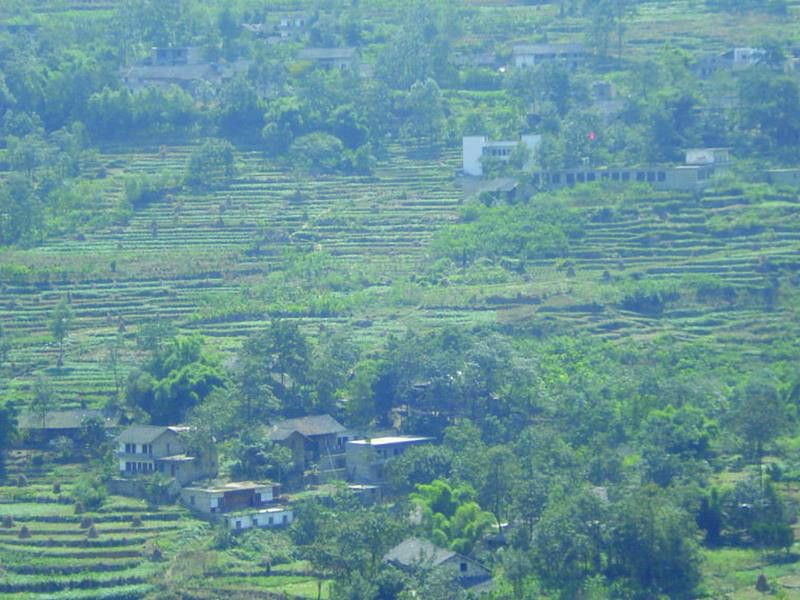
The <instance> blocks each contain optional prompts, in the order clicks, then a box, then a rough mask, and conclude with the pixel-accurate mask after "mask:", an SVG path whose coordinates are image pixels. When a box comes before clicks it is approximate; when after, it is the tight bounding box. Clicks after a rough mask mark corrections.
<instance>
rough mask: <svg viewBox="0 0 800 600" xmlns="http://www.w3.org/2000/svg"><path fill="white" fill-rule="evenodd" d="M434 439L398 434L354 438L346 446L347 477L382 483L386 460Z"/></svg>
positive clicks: (354, 479) (353, 479)
mask: <svg viewBox="0 0 800 600" xmlns="http://www.w3.org/2000/svg"><path fill="white" fill-rule="evenodd" d="M432 441H433V438H430V437H419V436H411V435H398V436H390V437H379V438H371V439H364V440H352V441H349V442H347V446H346V465H347V477H348V478H349V479H350V480H351V481H354V482H358V483H372V484H376V483H382V482H383V481H384V478H385V474H384V470H385V468H386V462H387V461H388V460H390V459H392V458H396V457H398V456H401V455H402V454H404V453H405V451H406V450H408V449H409V448H412V447H414V446H419V445H421V444H429V443H431V442H432Z"/></svg>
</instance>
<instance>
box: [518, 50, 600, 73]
mask: <svg viewBox="0 0 800 600" xmlns="http://www.w3.org/2000/svg"><path fill="white" fill-rule="evenodd" d="M511 57H512V59H513V61H514V66H515V67H535V66H538V65H540V64H542V63H546V62H551V61H561V62H563V63H565V64H566V65H567V66H568V67H569V68H570V69H577V68H578V67H579V66H580V65H581V64H582V63H584V62H585V61H586V60H587V59H588V58H589V53H588V52H587V51H586V48H585V47H584V46H583V45H582V44H521V45H517V46H514V47H513V48H512V50H511Z"/></svg>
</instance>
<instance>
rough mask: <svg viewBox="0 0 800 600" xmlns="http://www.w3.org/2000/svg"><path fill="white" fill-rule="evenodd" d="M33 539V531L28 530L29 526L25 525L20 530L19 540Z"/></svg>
mask: <svg viewBox="0 0 800 600" xmlns="http://www.w3.org/2000/svg"><path fill="white" fill-rule="evenodd" d="M29 537H31V530H30V529H28V526H27V525H23V526H22V527H21V528H20V530H19V539H21V540H25V539H28V538H29Z"/></svg>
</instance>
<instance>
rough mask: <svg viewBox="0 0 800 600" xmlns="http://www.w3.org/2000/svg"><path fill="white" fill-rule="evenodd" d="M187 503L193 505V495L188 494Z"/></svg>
mask: <svg viewBox="0 0 800 600" xmlns="http://www.w3.org/2000/svg"><path fill="white" fill-rule="evenodd" d="M189 504H191V505H192V506H194V496H189Z"/></svg>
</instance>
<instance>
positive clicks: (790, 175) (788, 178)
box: [764, 168, 800, 187]
mask: <svg viewBox="0 0 800 600" xmlns="http://www.w3.org/2000/svg"><path fill="white" fill-rule="evenodd" d="M764 175H765V176H766V180H767V182H769V183H771V184H773V185H777V186H781V187H800V168H794V169H767V170H766V171H765V172H764Z"/></svg>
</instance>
